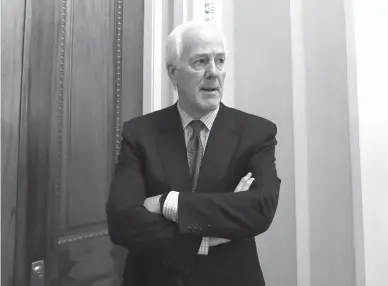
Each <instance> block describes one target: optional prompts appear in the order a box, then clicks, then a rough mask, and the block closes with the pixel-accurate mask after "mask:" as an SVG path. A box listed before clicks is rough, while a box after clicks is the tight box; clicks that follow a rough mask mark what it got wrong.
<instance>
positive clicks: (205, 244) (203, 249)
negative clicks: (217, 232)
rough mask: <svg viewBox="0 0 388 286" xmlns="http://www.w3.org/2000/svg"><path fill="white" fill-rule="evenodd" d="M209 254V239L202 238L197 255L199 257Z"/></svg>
mask: <svg viewBox="0 0 388 286" xmlns="http://www.w3.org/2000/svg"><path fill="white" fill-rule="evenodd" d="M208 253H209V238H208V237H204V238H202V242H201V245H200V246H199V250H198V254H199V255H208Z"/></svg>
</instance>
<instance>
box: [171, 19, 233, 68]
mask: <svg viewBox="0 0 388 286" xmlns="http://www.w3.org/2000/svg"><path fill="white" fill-rule="evenodd" d="M204 27H206V28H213V29H216V30H218V31H219V32H220V34H221V35H222V41H223V44H224V49H225V53H226V41H225V37H224V35H223V33H222V32H221V30H220V29H219V28H218V26H217V24H216V22H213V21H206V22H205V21H189V22H185V23H183V24H180V25H178V26H177V27H175V29H174V30H173V31H172V32H171V33H170V35H169V36H168V38H167V42H166V57H165V64H166V68H168V66H169V65H173V66H176V65H177V63H178V61H179V59H180V56H181V54H182V49H183V41H182V38H183V35H184V34H185V33H186V32H187V31H189V30H191V29H194V28H204Z"/></svg>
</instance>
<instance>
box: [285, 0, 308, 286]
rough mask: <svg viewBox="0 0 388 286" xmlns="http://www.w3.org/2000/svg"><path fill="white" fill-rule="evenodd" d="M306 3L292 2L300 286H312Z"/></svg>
mask: <svg viewBox="0 0 388 286" xmlns="http://www.w3.org/2000/svg"><path fill="white" fill-rule="evenodd" d="M302 7H303V0H291V1H290V19H291V23H290V27H291V49H292V93H293V117H294V118H293V119H294V148H295V149H294V151H295V152H294V154H295V155H294V156H295V158H294V160H295V212H296V251H297V253H296V254H297V281H298V286H310V284H311V277H310V276H311V270H310V267H311V266H310V220H309V217H310V214H309V195H308V166H307V164H308V163H307V162H308V161H307V159H308V153H307V122H306V117H307V114H306V113H307V111H306V102H305V101H306V90H305V88H306V83H305V72H306V71H305V59H304V38H303V8H302Z"/></svg>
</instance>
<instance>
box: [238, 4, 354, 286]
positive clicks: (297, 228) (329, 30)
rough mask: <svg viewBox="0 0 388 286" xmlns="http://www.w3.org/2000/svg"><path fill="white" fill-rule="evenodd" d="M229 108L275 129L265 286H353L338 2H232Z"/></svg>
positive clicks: (263, 240)
mask: <svg viewBox="0 0 388 286" xmlns="http://www.w3.org/2000/svg"><path fill="white" fill-rule="evenodd" d="M234 11H235V12H234V13H235V14H234V21H235V33H234V37H235V41H234V53H235V78H234V80H235V81H234V85H235V99H234V101H235V106H236V107H237V108H239V109H242V110H245V111H247V112H251V113H254V114H257V115H260V116H263V117H266V118H268V119H270V120H272V121H274V122H275V123H276V124H277V125H278V129H279V130H278V131H279V132H278V141H279V145H278V148H277V160H278V161H277V165H278V170H279V175H280V177H281V179H282V181H283V182H282V187H281V199H280V205H279V211H278V213H277V215H276V218H275V220H274V223H273V225H272V226H271V228H270V230H269V231H268V232H267V233H266V234H264V235H261V236H259V237H258V238H257V245H258V252H259V254H260V257H261V261H262V263H263V268H264V272H265V275H266V278H267V282H268V285H271V286H272V285H274V286H277V285H279V286H280V285H300V286H302V285H314V286H316V285H317V286H318V285H322V286H326V285H347V286H354V285H355V266H354V264H355V257H354V251H353V247H354V238H353V201H352V173H351V158H350V140H349V138H350V135H349V113H348V109H349V106H348V87H347V61H346V59H347V58H346V35H345V24H344V21H345V13H344V10H343V3H342V2H341V1H337V0H325V1H324V0H314V1H312V0H309V1H307V0H299V1H285V0H277V1H253V0H252V1H248V0H247V1H241V2H239V4H238V5H236V4H235V9H234Z"/></svg>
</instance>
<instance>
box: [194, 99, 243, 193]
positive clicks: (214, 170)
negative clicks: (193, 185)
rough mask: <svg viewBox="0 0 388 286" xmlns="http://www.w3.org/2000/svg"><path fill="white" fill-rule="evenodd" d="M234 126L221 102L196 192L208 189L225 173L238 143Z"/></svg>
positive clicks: (207, 145) (231, 118)
mask: <svg viewBox="0 0 388 286" xmlns="http://www.w3.org/2000/svg"><path fill="white" fill-rule="evenodd" d="M236 127H237V126H236V123H235V121H234V119H233V117H232V116H231V114H229V111H228V109H227V107H225V105H224V104H222V103H221V105H220V110H219V111H218V114H217V117H216V119H215V121H214V123H213V126H212V129H211V131H210V135H209V139H208V141H207V144H206V149H205V154H204V157H203V159H202V163H201V168H200V172H199V177H198V183H197V189H196V191H197V192H207V191H210V189H211V187H212V186H214V185H215V184H216V183H217V182H219V181H220V180H221V179H222V178H223V177H225V176H226V175H227V170H228V167H229V163H230V161H231V159H232V157H233V154H234V151H235V150H236V147H237V145H238V138H239V136H238V134H239V133H238V130H237V128H236Z"/></svg>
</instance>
